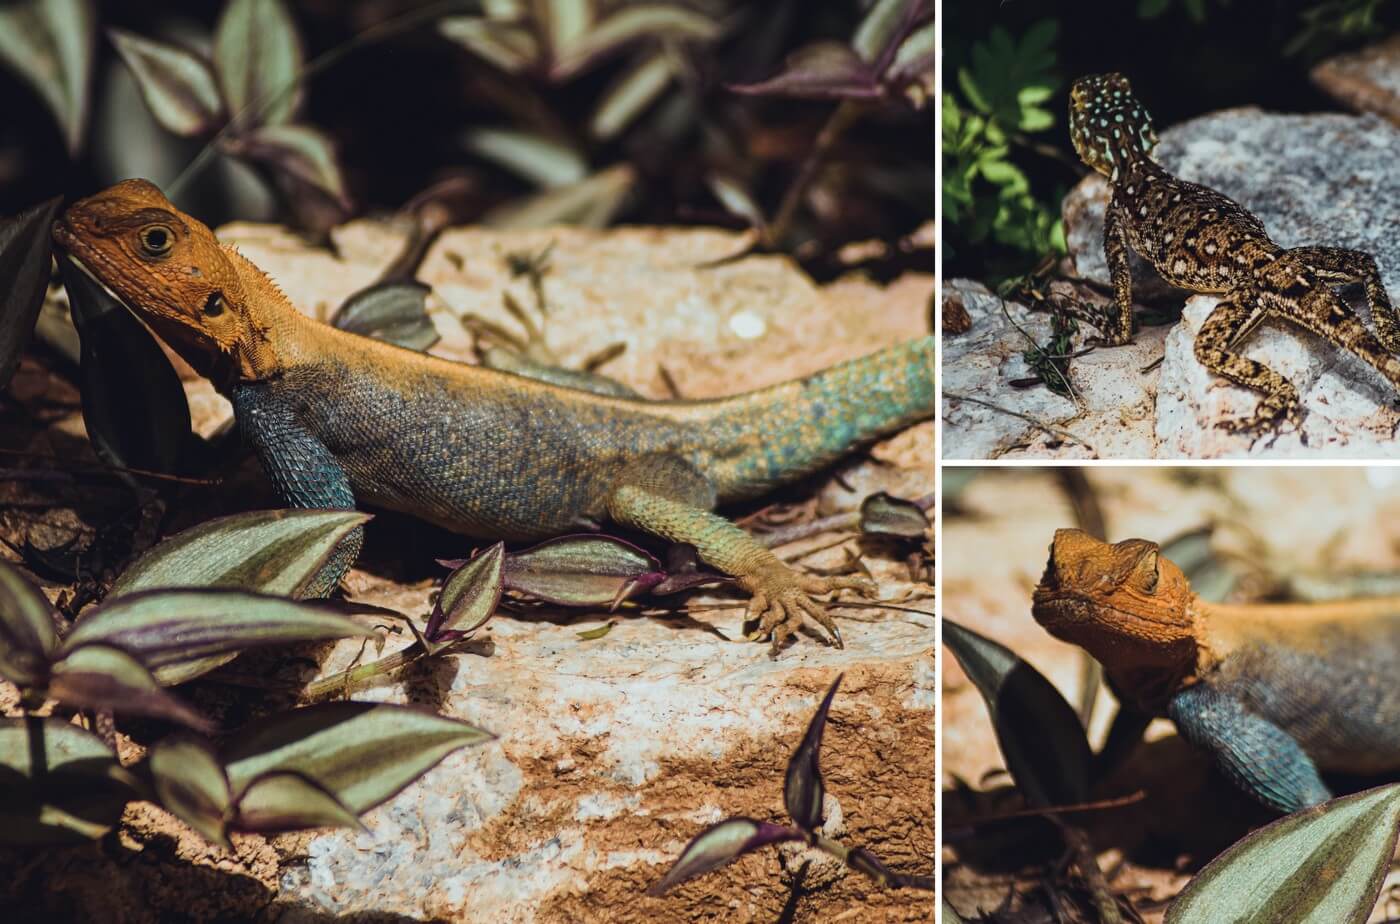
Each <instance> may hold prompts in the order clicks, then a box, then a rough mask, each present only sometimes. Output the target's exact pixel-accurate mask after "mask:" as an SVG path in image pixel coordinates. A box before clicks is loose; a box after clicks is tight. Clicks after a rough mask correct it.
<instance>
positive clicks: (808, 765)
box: [783, 674, 843, 831]
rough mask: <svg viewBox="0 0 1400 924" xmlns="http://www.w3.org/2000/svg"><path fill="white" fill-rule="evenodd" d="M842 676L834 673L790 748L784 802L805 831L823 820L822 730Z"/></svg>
mask: <svg viewBox="0 0 1400 924" xmlns="http://www.w3.org/2000/svg"><path fill="white" fill-rule="evenodd" d="M842 676H843V675H841V674H837V675H836V679H835V680H834V681H832V683H831V689H829V690H827V691H826V696H825V697H823V698H822V702H821V705H820V706H818V707H817V712H816V715H814V716H812V721H811V722H810V723H808V725H807V734H805V735H803V736H802V743H801V744H799V745H798V746H797V750H796V751H793V753H792V759H791V760H789V761H788V767H787V779H786V780H785V781H784V783H783V804H784V805H785V806H787V811H788V814H789V815H790V816H792V820H793V821H794V822H796V823H797V826H798V827H799V828H801V829H802V830H804V831H813V830H816V829H817V828H819V827H821V823H822V798H823V797H824V796H825V794H826V791H825V787H824V786H823V784H822V771H821V767H820V766H818V758H820V756H821V748H822V732H823V731H824V730H825V729H826V714H827V710H829V709H830V708H831V700H832V697H834V696H835V695H836V688H837V687H839V686H840V685H841V677H842Z"/></svg>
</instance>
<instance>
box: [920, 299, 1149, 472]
mask: <svg viewBox="0 0 1400 924" xmlns="http://www.w3.org/2000/svg"><path fill="white" fill-rule="evenodd" d="M943 299H944V301H945V302H948V301H950V300H955V301H957V302H958V303H960V304H961V307H962V308H963V309H964V310H965V311H966V314H967V316H968V318H969V320H970V326H969V329H968V330H967V332H966V333H963V334H957V335H953V334H950V333H948V332H947V330H946V329H945V332H944V334H943V365H942V371H943V378H942V382H943V458H945V459H1008V458H1037V457H1045V456H1057V457H1061V458H1094V457H1095V456H1107V457H1129V458H1132V457H1139V458H1140V457H1144V456H1149V455H1151V454H1152V452H1153V447H1154V443H1153V436H1152V433H1153V423H1152V415H1153V406H1154V398H1155V395H1156V391H1157V370H1156V369H1155V368H1148V367H1149V366H1151V364H1152V361H1153V359H1154V358H1155V357H1156V356H1160V355H1161V352H1162V338H1163V337H1164V336H1165V335H1166V329H1165V328H1163V327H1149V328H1144V329H1143V330H1142V331H1140V332H1139V334H1138V336H1137V339H1136V341H1135V342H1134V343H1133V344H1131V345H1130V346H1127V347H1118V348H1113V349H1099V350H1094V351H1093V352H1091V353H1088V354H1086V355H1084V356H1080V357H1078V358H1077V359H1075V360H1074V361H1073V362H1072V363H1071V364H1070V381H1071V384H1072V385H1073V386H1074V389H1075V391H1076V392H1077V393H1078V395H1079V403H1078V405H1076V403H1075V402H1074V401H1071V400H1070V399H1069V398H1065V397H1061V396H1060V395H1057V394H1055V393H1054V392H1052V391H1050V389H1048V388H1046V387H1045V386H1043V385H1037V386H1035V387H1033V388H1017V387H1015V386H1013V385H1012V384H1011V383H1012V382H1013V381H1016V380H1017V379H1023V378H1026V377H1027V376H1028V375H1029V374H1030V372H1029V370H1028V368H1027V366H1026V362H1025V359H1024V358H1023V355H1022V354H1023V353H1024V351H1025V350H1026V349H1027V348H1028V347H1029V343H1028V342H1027V340H1026V335H1029V336H1030V337H1031V338H1033V339H1034V340H1035V342H1036V343H1037V344H1040V345H1042V346H1043V345H1045V344H1046V343H1047V342H1048V341H1049V339H1050V319H1049V316H1048V315H1046V314H1044V313H1042V312H1031V311H1029V310H1028V309H1027V308H1026V306H1024V305H1020V304H1017V303H1015V302H1008V301H1006V300H1005V299H1002V298H1000V297H999V296H997V295H995V294H993V293H992V292H989V291H988V290H987V288H986V287H985V286H983V285H982V284H981V283H978V282H971V281H969V280H966V279H953V280H949V281H947V282H946V283H945V284H944V287H943ZM1003 305H1004V306H1005V310H1003ZM944 314H945V316H946V314H947V312H946V311H945V312H944ZM1018 328H1019V329H1018ZM1022 331H1024V332H1025V333H1024V334H1023V333H1022ZM966 398H975V399H976V400H977V402H985V404H982V403H976V402H974V401H970V400H965V399H966ZM987 405H994V406H995V407H988V406H987ZM998 408H1001V409H1004V410H998ZM1007 411H1014V412H1015V414H1010V413H1007ZM1016 414H1021V415H1025V417H1029V418H1032V419H1033V420H1035V421H1038V422H1039V423H1040V424H1042V425H1045V426H1049V427H1053V428H1055V429H1057V430H1060V431H1063V432H1065V433H1069V434H1072V435H1073V436H1074V437H1076V438H1077V439H1078V440H1079V442H1076V441H1074V440H1071V439H1067V438H1066V437H1065V436H1063V435H1056V434H1054V433H1051V432H1047V430H1046V429H1044V427H1043V426H1038V425H1037V424H1036V423H1033V422H1032V421H1030V420H1026V419H1025V417H1018V416H1016Z"/></svg>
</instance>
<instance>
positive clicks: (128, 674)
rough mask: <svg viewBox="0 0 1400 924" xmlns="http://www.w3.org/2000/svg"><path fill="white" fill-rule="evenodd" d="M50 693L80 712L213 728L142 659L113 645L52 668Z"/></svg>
mask: <svg viewBox="0 0 1400 924" xmlns="http://www.w3.org/2000/svg"><path fill="white" fill-rule="evenodd" d="M48 693H49V695H50V696H52V697H53V698H54V699H56V700H58V701H59V702H61V703H66V704H67V705H69V706H74V707H77V708H79V709H94V710H108V711H111V712H120V713H124V714H126V715H144V716H150V717H152V718H157V719H167V720H169V721H171V722H179V723H181V724H182V725H188V726H190V727H191V728H198V729H201V730H203V731H210V730H212V729H213V727H214V726H213V723H212V722H210V721H209V720H208V719H206V718H205V717H204V716H202V715H200V714H199V713H198V712H197V711H195V710H194V709H193V708H191V707H190V706H188V705H186V704H185V703H183V702H181V701H180V700H179V699H178V698H176V697H175V696H173V695H172V694H170V693H167V692H166V691H165V690H164V689H162V688H161V685H160V683H159V682H158V681H157V680H156V678H155V677H154V676H153V675H152V674H151V672H150V671H149V670H147V669H146V667H145V665H143V664H142V663H141V662H140V661H139V660H137V659H136V658H134V657H132V656H131V655H130V654H128V653H127V652H125V651H122V650H121V649H120V648H113V647H112V646H111V645H81V646H78V647H77V648H74V649H73V650H72V652H71V653H70V654H68V655H67V656H66V657H64V658H63V659H62V660H60V661H59V662H58V663H57V664H55V665H54V666H53V673H52V675H50V677H49V684H48Z"/></svg>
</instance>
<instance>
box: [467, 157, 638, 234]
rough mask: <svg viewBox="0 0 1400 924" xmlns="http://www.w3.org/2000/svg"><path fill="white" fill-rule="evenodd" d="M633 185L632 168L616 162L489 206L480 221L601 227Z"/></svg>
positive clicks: (492, 224)
mask: <svg viewBox="0 0 1400 924" xmlns="http://www.w3.org/2000/svg"><path fill="white" fill-rule="evenodd" d="M636 185H637V171H636V169H635V168H633V167H632V166H631V165H630V164H618V165H616V166H614V167H609V168H608V169H606V170H600V171H599V172H597V173H595V174H593V175H592V176H590V177H589V178H588V179H586V180H580V181H579V182H577V183H574V184H572V185H569V186H561V187H560V188H558V189H549V190H545V191H544V192H541V193H537V194H535V195H533V196H527V197H526V198H525V199H523V200H521V201H518V202H511V203H510V204H508V205H505V206H502V207H500V208H495V209H492V210H491V211H490V212H487V213H486V215H485V216H484V217H483V218H482V220H481V223H482V224H484V225H486V226H487V227H488V228H500V229H520V228H548V227H550V226H551V225H577V226H579V227H582V228H603V227H607V225H608V224H609V223H610V222H611V221H612V220H613V216H614V215H616V214H617V213H618V211H620V210H621V209H622V206H623V205H624V204H625V203H626V201H627V197H628V196H630V195H631V193H632V190H633V188H634V187H635V186H636Z"/></svg>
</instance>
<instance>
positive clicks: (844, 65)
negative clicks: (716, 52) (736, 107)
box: [728, 42, 883, 99]
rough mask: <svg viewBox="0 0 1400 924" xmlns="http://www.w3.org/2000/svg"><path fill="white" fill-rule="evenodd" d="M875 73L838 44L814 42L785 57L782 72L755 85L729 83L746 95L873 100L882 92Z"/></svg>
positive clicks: (731, 88)
mask: <svg viewBox="0 0 1400 924" xmlns="http://www.w3.org/2000/svg"><path fill="white" fill-rule="evenodd" d="M875 77H876V75H875V71H874V70H873V69H872V68H871V67H870V65H869V64H867V63H866V62H864V61H862V60H861V59H860V58H859V57H858V56H857V55H856V53H855V52H854V51H852V50H851V49H850V48H849V47H847V46H846V45H843V44H842V43H840V42H814V43H813V44H811V45H806V46H804V47H802V48H799V49H798V50H797V51H794V52H793V53H792V54H790V55H788V56H787V59H786V60H785V61H784V63H783V69H782V70H781V71H779V72H778V73H777V74H775V75H774V76H772V77H769V78H768V79H767V80H761V81H759V82H758V83H743V84H729V85H728V87H729V89H730V90H732V91H734V92H735V93H743V94H747V95H749V96H795V97H799V98H803V99H844V98H851V99H874V98H876V97H878V96H880V95H881V93H882V92H883V90H882V89H881V87H880V83H879V81H877V80H876V79H875Z"/></svg>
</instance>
